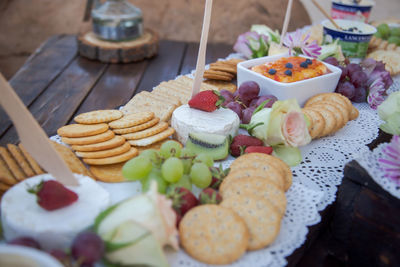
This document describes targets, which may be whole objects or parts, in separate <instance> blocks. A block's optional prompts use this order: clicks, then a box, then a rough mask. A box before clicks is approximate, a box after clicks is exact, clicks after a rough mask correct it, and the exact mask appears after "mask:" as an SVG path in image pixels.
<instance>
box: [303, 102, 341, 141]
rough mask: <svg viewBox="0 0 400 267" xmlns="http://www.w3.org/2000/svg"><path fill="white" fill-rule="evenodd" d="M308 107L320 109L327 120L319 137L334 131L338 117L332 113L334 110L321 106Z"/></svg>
mask: <svg viewBox="0 0 400 267" xmlns="http://www.w3.org/2000/svg"><path fill="white" fill-rule="evenodd" d="M307 109H311V110H315V111H318V112H319V113H320V114H321V115H322V117H323V118H324V120H325V127H324V130H323V131H322V133H321V135H320V136H318V137H322V136H327V135H329V134H330V133H332V131H333V130H334V129H335V128H336V119H335V116H334V115H333V114H332V111H330V110H327V109H324V108H321V107H307Z"/></svg>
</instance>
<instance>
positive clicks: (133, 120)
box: [109, 111, 154, 129]
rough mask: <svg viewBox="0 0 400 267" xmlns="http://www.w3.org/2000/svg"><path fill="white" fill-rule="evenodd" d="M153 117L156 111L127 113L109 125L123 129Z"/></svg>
mask: <svg viewBox="0 0 400 267" xmlns="http://www.w3.org/2000/svg"><path fill="white" fill-rule="evenodd" d="M153 118H154V112H151V111H143V112H138V113H132V114H128V115H125V116H123V117H122V118H120V119H119V120H116V121H112V122H110V123H109V125H110V127H111V128H113V129H122V128H128V127H132V126H136V125H139V124H142V123H145V122H148V121H150V120H151V119H153Z"/></svg>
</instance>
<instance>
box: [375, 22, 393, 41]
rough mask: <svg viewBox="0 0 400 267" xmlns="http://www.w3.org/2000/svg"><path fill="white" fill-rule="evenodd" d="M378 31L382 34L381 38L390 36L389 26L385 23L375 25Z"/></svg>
mask: <svg viewBox="0 0 400 267" xmlns="http://www.w3.org/2000/svg"><path fill="white" fill-rule="evenodd" d="M377 30H378V32H379V33H380V35H381V36H382V38H383V39H385V40H386V39H387V38H389V36H390V28H389V25H387V24H386V23H383V24H381V25H379V26H378V27H377Z"/></svg>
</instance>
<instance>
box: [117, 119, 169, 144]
mask: <svg viewBox="0 0 400 267" xmlns="http://www.w3.org/2000/svg"><path fill="white" fill-rule="evenodd" d="M167 128H168V123H166V122H164V121H162V122H160V123H158V124H157V125H155V126H153V127H151V128H148V129H145V130H143V131H139V132H136V133H129V134H124V135H122V136H123V137H124V138H125V139H127V140H137V139H143V138H146V137H150V136H154V135H156V134H158V133H160V132H162V131H164V130H166V129H167Z"/></svg>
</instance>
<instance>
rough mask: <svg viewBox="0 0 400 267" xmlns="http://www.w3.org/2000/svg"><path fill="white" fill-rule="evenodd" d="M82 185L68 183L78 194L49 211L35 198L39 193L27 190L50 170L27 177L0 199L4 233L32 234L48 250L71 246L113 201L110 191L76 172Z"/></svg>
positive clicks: (12, 235) (7, 235)
mask: <svg viewBox="0 0 400 267" xmlns="http://www.w3.org/2000/svg"><path fill="white" fill-rule="evenodd" d="M75 177H77V179H78V181H79V186H76V187H68V188H69V189H70V190H72V191H74V192H75V193H77V194H78V200H77V201H76V202H74V203H73V204H71V205H69V206H67V207H64V208H61V209H58V210H54V211H47V210H45V209H43V208H42V207H40V206H39V205H38V204H37V202H36V195H34V194H30V193H28V191H27V188H28V187H33V186H34V185H37V184H38V183H40V182H41V181H42V180H50V179H53V178H52V176H51V175H50V174H44V175H39V176H36V177H33V178H30V179H26V180H24V181H22V182H20V183H19V184H17V185H15V186H13V187H12V188H11V189H10V190H8V191H7V192H6V193H5V194H4V196H3V199H2V200H1V221H2V224H3V231H4V237H5V239H6V240H12V239H14V238H17V237H22V236H28V237H32V238H33V239H35V240H36V241H38V242H39V243H40V245H41V246H42V247H43V248H44V249H45V250H51V249H66V248H69V247H70V245H71V243H72V240H73V239H74V237H75V236H76V235H77V234H78V233H79V232H81V231H84V230H85V229H87V228H89V227H90V226H91V225H93V223H94V220H95V218H96V217H97V215H99V213H100V212H101V211H103V210H104V209H106V208H107V207H108V206H109V205H110V194H109V193H108V192H107V191H106V190H104V189H103V188H102V187H101V186H100V185H98V184H97V182H96V181H95V180H93V179H91V178H89V177H86V176H82V175H78V174H75Z"/></svg>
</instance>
